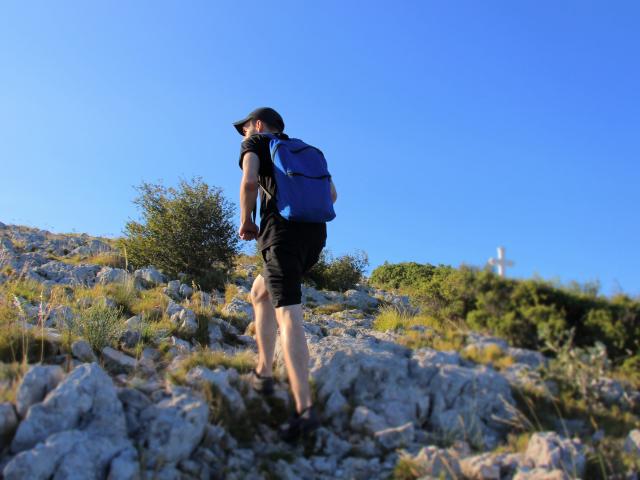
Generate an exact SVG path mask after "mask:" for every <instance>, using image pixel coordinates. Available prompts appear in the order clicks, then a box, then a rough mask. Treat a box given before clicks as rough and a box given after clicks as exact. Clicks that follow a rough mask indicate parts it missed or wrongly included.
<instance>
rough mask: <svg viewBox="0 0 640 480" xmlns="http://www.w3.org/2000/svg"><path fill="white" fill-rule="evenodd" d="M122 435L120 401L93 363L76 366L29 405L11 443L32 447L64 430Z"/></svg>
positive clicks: (17, 447)
mask: <svg viewBox="0 0 640 480" xmlns="http://www.w3.org/2000/svg"><path fill="white" fill-rule="evenodd" d="M73 429H81V430H83V431H85V432H88V433H89V434H95V435H97V436H102V437H108V438H114V439H120V438H126V425H125V417H124V412H123V410H122V404H121V403H120V401H119V400H118V397H117V395H116V390H115V388H114V386H113V383H112V382H111V379H110V378H109V376H108V375H107V374H106V373H105V372H104V371H103V370H102V369H101V368H100V367H99V366H98V365H97V364H95V363H91V364H87V363H85V364H82V365H80V366H78V367H76V368H75V369H74V370H73V371H72V372H71V373H70V374H69V375H67V377H66V378H65V379H64V380H62V382H60V384H59V385H58V386H57V387H56V388H55V389H54V390H53V391H51V392H50V393H49V394H48V395H47V396H46V398H45V399H44V401H43V402H41V403H37V404H35V405H32V406H31V408H30V409H29V412H28V414H27V417H26V418H25V419H24V420H23V421H22V423H21V424H20V426H19V427H18V430H17V432H16V435H15V437H14V439H13V442H12V444H11V449H12V451H14V452H20V451H22V450H25V449H28V448H32V447H33V446H35V445H36V444H37V443H39V442H44V441H45V440H47V438H48V437H50V436H52V435H54V434H56V433H58V432H63V431H66V430H73Z"/></svg>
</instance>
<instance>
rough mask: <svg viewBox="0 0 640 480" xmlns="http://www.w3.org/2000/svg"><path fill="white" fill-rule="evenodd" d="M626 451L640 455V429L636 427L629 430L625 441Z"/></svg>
mask: <svg viewBox="0 0 640 480" xmlns="http://www.w3.org/2000/svg"><path fill="white" fill-rule="evenodd" d="M624 451H625V452H627V453H630V454H635V455H637V456H640V430H639V429H637V428H636V429H634V430H631V431H630V432H629V435H627V438H626V439H625V441H624Z"/></svg>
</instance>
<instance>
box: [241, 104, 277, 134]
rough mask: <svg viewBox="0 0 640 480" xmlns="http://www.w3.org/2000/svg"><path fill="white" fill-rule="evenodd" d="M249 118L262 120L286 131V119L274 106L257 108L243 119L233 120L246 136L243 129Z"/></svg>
mask: <svg viewBox="0 0 640 480" xmlns="http://www.w3.org/2000/svg"><path fill="white" fill-rule="evenodd" d="M249 120H262V121H263V122H264V123H266V124H268V125H271V126H272V127H275V128H277V129H278V130H280V131H281V132H282V131H284V120H282V117H281V116H280V114H279V113H278V112H276V111H275V110H274V109H273V108H269V107H261V108H256V109H255V110H254V111H253V112H251V113H250V114H249V115H247V117H246V118H244V119H242V120H238V121H237V122H233V126H234V127H235V129H236V130H237V131H238V133H239V134H240V135H242V136H243V137H244V132H243V131H242V126H243V125H244V124H245V123H247V122H248V121H249Z"/></svg>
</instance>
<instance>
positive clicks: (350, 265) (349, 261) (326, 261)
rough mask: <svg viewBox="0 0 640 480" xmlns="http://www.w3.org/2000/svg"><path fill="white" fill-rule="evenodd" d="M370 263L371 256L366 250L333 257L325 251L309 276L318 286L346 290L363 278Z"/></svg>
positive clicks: (325, 288)
mask: <svg viewBox="0 0 640 480" xmlns="http://www.w3.org/2000/svg"><path fill="white" fill-rule="evenodd" d="M368 265H369V258H368V257H367V254H366V253H365V252H362V251H359V252H356V253H354V254H351V255H343V256H342V257H338V258H333V257H332V256H331V254H330V253H325V252H324V251H323V252H322V254H321V255H320V260H318V263H316V264H315V265H314V266H313V268H312V269H311V271H309V273H308V274H307V278H308V279H310V280H311V281H312V282H313V283H315V285H316V287H317V288H320V289H324V290H334V291H338V292H344V291H346V290H349V289H350V288H354V287H355V286H356V284H357V283H358V282H360V281H361V280H362V278H363V275H364V271H365V269H366V268H367V266H368Z"/></svg>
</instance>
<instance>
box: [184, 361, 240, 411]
mask: <svg viewBox="0 0 640 480" xmlns="http://www.w3.org/2000/svg"><path fill="white" fill-rule="evenodd" d="M237 381H238V372H236V371H235V370H234V369H224V368H220V367H219V368H216V369H215V370H210V369H208V368H205V367H195V368H192V369H191V370H189V373H188V374H187V382H189V384H191V385H201V384H209V385H212V386H213V387H215V389H216V391H217V392H218V393H220V395H222V397H223V398H224V399H225V401H226V402H227V404H228V405H229V406H231V407H233V408H232V409H233V412H234V414H235V415H237V416H241V415H243V414H244V413H245V411H246V407H245V404H244V400H243V399H242V396H241V395H240V393H238V391H237V390H236V389H235V388H233V387H232V386H231V383H232V382H237Z"/></svg>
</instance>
